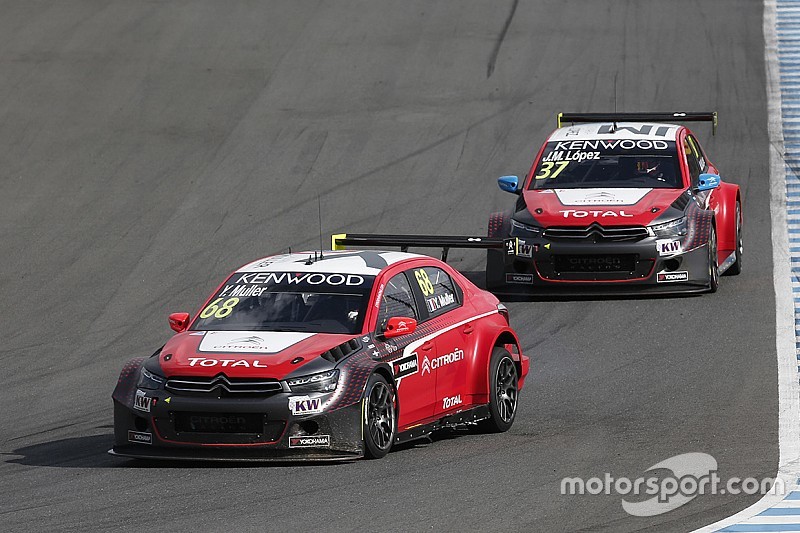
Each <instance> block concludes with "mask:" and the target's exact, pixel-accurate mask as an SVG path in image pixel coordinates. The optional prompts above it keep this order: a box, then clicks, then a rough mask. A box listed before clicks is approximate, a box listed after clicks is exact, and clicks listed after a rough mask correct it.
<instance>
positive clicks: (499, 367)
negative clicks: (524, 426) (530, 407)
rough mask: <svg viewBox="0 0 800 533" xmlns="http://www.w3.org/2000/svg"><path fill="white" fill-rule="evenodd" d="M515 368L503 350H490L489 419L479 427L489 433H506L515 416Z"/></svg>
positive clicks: (516, 390)
mask: <svg viewBox="0 0 800 533" xmlns="http://www.w3.org/2000/svg"><path fill="white" fill-rule="evenodd" d="M518 379H519V378H518V376H517V366H516V365H515V364H514V360H513V359H511V354H510V353H508V350H506V349H504V348H499V347H496V348H494V350H492V357H491V359H490V360H489V412H490V413H491V415H492V416H491V418H489V419H488V420H483V421H481V423H480V427H481V429H482V430H483V431H486V432H489V433H502V432H504V431H508V430H509V429H510V428H511V426H512V424H514V418H515V417H516V416H517V397H518V393H519V388H518Z"/></svg>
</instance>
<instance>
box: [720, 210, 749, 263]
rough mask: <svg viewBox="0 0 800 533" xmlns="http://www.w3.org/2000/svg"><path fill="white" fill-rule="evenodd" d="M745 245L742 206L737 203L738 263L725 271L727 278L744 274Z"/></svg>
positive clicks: (736, 252)
mask: <svg viewBox="0 0 800 533" xmlns="http://www.w3.org/2000/svg"><path fill="white" fill-rule="evenodd" d="M743 250H744V245H743V241H742V204H741V203H739V202H736V250H735V251H734V252H733V253H735V254H736V261H734V262H733V264H732V265H731V266H730V268H728V270H726V271H725V274H724V275H725V276H738V275H739V274H741V273H742V253H743Z"/></svg>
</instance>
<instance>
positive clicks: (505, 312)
mask: <svg viewBox="0 0 800 533" xmlns="http://www.w3.org/2000/svg"><path fill="white" fill-rule="evenodd" d="M497 312H498V313H500V314H501V315H503V318H505V319H506V324H511V321H510V320H509V317H508V307H506V306H505V305H503V304H497Z"/></svg>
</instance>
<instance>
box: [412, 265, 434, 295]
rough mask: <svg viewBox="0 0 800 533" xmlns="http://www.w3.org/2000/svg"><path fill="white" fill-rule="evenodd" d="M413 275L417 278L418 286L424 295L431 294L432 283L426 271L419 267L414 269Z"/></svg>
mask: <svg viewBox="0 0 800 533" xmlns="http://www.w3.org/2000/svg"><path fill="white" fill-rule="evenodd" d="M414 276H415V277H416V278H417V283H419V288H420V290H421V291H422V294H423V295H424V296H431V295H432V294H433V283H431V279H430V278H429V277H428V273H427V272H425V271H424V270H422V269H421V268H420V269H418V270H415V271H414Z"/></svg>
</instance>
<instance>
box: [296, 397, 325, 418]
mask: <svg viewBox="0 0 800 533" xmlns="http://www.w3.org/2000/svg"><path fill="white" fill-rule="evenodd" d="M289 410H290V411H291V412H292V414H293V415H309V414H314V413H321V412H322V400H320V399H319V398H309V397H308V396H291V397H290V398H289Z"/></svg>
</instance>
